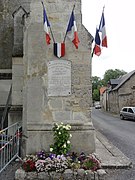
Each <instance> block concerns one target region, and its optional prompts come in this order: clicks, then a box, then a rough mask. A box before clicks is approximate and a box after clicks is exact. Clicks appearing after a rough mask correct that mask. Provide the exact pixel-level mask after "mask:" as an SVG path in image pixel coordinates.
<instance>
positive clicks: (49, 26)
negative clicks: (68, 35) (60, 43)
mask: <svg viewBox="0 0 135 180" xmlns="http://www.w3.org/2000/svg"><path fill="white" fill-rule="evenodd" d="M41 3H42V5H43V8H45V6H44V3H43V2H42V1H41ZM47 19H48V18H47ZM49 28H50V32H51V35H52V39H53V42H54V43H55V39H54V36H53V32H52V28H51V26H49Z"/></svg>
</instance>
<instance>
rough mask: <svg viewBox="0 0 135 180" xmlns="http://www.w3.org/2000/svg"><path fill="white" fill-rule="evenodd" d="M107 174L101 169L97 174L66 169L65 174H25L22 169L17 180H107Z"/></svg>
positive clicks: (19, 170)
mask: <svg viewBox="0 0 135 180" xmlns="http://www.w3.org/2000/svg"><path fill="white" fill-rule="evenodd" d="M105 175H106V172H105V171H104V170H103V169H99V170H97V171H95V172H92V171H91V170H86V171H85V170H84V169H78V170H76V171H72V170H71V169H66V170H65V172H64V173H62V174H61V173H56V172H51V173H50V174H48V173H47V172H40V173H37V172H25V171H24V170H23V169H22V168H20V169H18V170H17V171H16V173H15V180H50V179H51V180H60V179H61V180H75V179H78V180H105Z"/></svg>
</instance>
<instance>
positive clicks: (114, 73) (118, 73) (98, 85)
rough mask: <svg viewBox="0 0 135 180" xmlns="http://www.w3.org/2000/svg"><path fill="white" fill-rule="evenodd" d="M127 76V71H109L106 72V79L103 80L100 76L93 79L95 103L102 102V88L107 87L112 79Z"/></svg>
mask: <svg viewBox="0 0 135 180" xmlns="http://www.w3.org/2000/svg"><path fill="white" fill-rule="evenodd" d="M124 74H126V72H125V71H123V70H119V69H115V70H113V69H109V70H107V71H106V72H105V74H104V78H103V79H101V78H100V77H98V76H93V77H92V99H93V101H99V100H100V91H99V90H100V88H101V87H102V86H107V84H108V82H109V81H110V79H116V78H118V77H120V76H123V75H124Z"/></svg>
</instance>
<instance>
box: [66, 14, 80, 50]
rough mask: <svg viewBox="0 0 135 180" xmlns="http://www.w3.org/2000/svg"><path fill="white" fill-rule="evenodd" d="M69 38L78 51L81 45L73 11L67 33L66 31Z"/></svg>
mask: <svg viewBox="0 0 135 180" xmlns="http://www.w3.org/2000/svg"><path fill="white" fill-rule="evenodd" d="M66 33H67V35H68V37H69V38H70V39H71V40H72V42H73V44H74V45H75V47H76V49H78V45H79V42H80V41H79V38H78V32H77V27H76V21H75V17H74V12H73V11H72V14H71V17H70V20H69V23H68V27H67V31H66Z"/></svg>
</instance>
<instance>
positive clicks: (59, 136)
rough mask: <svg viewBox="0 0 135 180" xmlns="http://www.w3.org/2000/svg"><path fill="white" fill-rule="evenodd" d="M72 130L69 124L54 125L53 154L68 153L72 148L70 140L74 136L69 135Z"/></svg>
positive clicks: (51, 147)
mask: <svg viewBox="0 0 135 180" xmlns="http://www.w3.org/2000/svg"><path fill="white" fill-rule="evenodd" d="M70 129H71V126H70V125H69V124H67V125H64V124H63V123H61V124H57V123H56V124H54V127H53V132H54V144H53V145H51V146H50V151H51V152H53V153H54V154H57V155H61V154H67V153H68V151H69V150H70V148H71V144H70V141H69V139H70V138H71V137H72V135H71V134H70V133H69V130H70Z"/></svg>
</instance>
